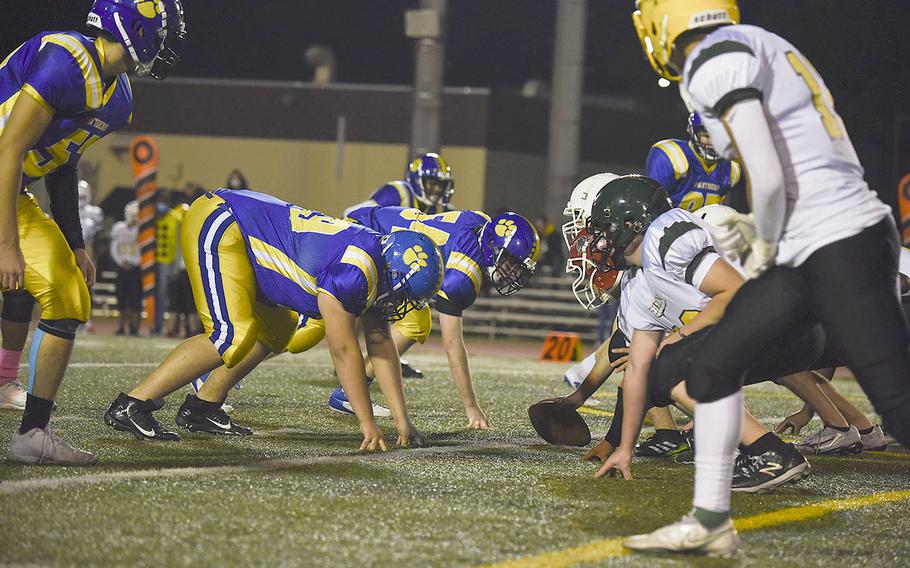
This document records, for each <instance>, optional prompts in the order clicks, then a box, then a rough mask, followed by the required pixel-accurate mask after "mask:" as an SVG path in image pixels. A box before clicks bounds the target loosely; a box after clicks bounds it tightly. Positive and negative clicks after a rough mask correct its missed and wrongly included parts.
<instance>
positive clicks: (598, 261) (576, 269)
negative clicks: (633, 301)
mask: <svg viewBox="0 0 910 568" xmlns="http://www.w3.org/2000/svg"><path fill="white" fill-rule="evenodd" d="M592 241H593V238H592V236H591V234H590V233H588V231H587V229H582V230H581V231H580V232H579V233H578V235H577V236H576V238H575V240H574V241H573V242H572V244H570V245H569V258H568V260H567V261H566V274H573V276H574V278H573V282H572V293H573V294H575V299H577V300H578V303H580V304H581V305H582V306H583V307H584V308H585V309H587V310H593V309H595V308H598V307H600V306H602V305H604V304H608V303H610V302H611V301H612V300H613V296H612V295H611V293H612V291H613V290H614V289H615V283H616V282H617V281H618V276H619V274H620V272H618V271H617V270H615V269H614V268H612V263H611V262H610V259H609V256H610V255H609V253H603V252H596V251H595V250H592V247H591V243H592Z"/></svg>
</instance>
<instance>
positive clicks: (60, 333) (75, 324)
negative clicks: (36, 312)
mask: <svg viewBox="0 0 910 568" xmlns="http://www.w3.org/2000/svg"><path fill="white" fill-rule="evenodd" d="M81 323H82V322H81V321H79V320H77V319H73V318H65V319H42V320H39V321H38V329H40V330H41V331H43V332H44V333H47V334H48V335H53V336H55V337H59V338H61V339H70V340H72V339H75V338H76V330H77V329H79V324H81Z"/></svg>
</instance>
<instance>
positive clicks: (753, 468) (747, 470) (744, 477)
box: [732, 444, 810, 493]
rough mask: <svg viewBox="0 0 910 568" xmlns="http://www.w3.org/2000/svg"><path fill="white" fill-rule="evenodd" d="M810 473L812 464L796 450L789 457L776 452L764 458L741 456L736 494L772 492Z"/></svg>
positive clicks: (735, 472) (735, 477) (735, 470)
mask: <svg viewBox="0 0 910 568" xmlns="http://www.w3.org/2000/svg"><path fill="white" fill-rule="evenodd" d="M788 446H790V445H789V444H788ZM809 469H810V467H809V462H807V461H806V458H805V457H803V455H802V454H801V453H800V452H799V450H797V449H796V448H795V447H793V446H790V450H789V451H787V452H785V453H779V452H776V451H774V450H772V451H770V452H765V453H763V454H762V455H760V456H747V455H744V454H740V455H739V457H737V459H736V464H735V465H734V468H733V487H732V490H733V491H741V492H743V493H761V492H765V491H771V490H773V489H774V488H775V487H777V486H778V485H781V484H784V483H787V482H789V481H796V480H797V479H799V478H801V477H803V476H804V475H807V474H808V473H809Z"/></svg>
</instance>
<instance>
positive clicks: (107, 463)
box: [0, 337, 910, 566]
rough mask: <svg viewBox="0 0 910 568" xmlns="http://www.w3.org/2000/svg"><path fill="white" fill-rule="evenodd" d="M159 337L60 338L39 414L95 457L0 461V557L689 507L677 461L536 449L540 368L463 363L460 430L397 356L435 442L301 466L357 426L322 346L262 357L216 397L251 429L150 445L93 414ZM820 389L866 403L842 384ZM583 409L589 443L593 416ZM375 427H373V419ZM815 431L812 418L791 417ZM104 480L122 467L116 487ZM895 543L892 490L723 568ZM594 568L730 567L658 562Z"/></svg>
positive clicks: (688, 472) (314, 547)
mask: <svg viewBox="0 0 910 568" xmlns="http://www.w3.org/2000/svg"><path fill="white" fill-rule="evenodd" d="M173 345H174V343H173V342H172V341H168V340H158V339H130V338H113V337H80V338H79V341H78V342H77V350H76V353H75V357H74V362H75V364H74V365H73V367H72V369H71V370H70V372H69V376H68V379H67V382H66V383H65V385H64V388H63V391H62V393H61V396H60V398H59V404H60V409H59V411H58V412H56V413H55V416H54V419H53V421H54V422H53V423H54V426H55V428H56V429H57V430H58V431H59V432H61V433H63V434H64V435H66V436H67V437H68V438H70V439H71V440H73V441H74V442H76V443H78V444H79V445H81V446H83V447H86V448H88V449H91V450H93V451H95V452H97V453H98V454H99V456H100V458H101V460H102V462H101V465H100V466H98V467H95V468H90V469H81V470H80V469H74V468H69V469H60V468H25V467H19V466H13V465H9V464H7V463H5V462H0V533H2V534H3V535H4V538H3V544H2V546H0V564H37V565H87V564H92V565H101V564H106V565H109V564H116V565H126V564H131V565H137V566H140V565H155V566H186V565H210V566H215V565H272V566H274V565H307V566H323V565H325V566H351V565H386V566H388V565H393V564H394V565H399V566H453V565H474V564H485V563H493V562H498V561H504V560H508V559H512V558H518V557H523V556H527V555H534V554H538V553H542V552H547V551H555V550H561V549H566V548H570V547H578V546H582V545H585V544H587V543H590V542H592V541H596V540H601V539H608V538H612V537H618V536H622V535H626V534H630V533H634V532H639V531H644V530H648V529H652V528H655V527H657V526H659V525H661V524H663V523H667V522H670V521H673V520H675V519H677V518H678V517H680V516H681V515H682V514H684V513H685V512H686V511H687V509H688V503H689V500H690V498H691V482H692V468H691V466H683V465H677V464H673V463H668V462H663V461H660V462H658V461H640V462H636V463H635V464H634V466H633V472H634V474H635V475H636V480H635V481H632V482H623V481H621V480H618V479H604V480H593V479H591V478H590V475H591V473H592V472H593V466H592V465H590V464H582V463H581V462H579V460H578V458H579V455H580V452H579V451H576V450H573V449H565V448H554V447H548V446H545V445H542V444H540V443H538V441H537V440H536V439H535V438H534V436H533V432H532V430H531V428H530V425H529V424H528V423H527V414H526V408H527V406H528V405H529V404H530V403H532V402H535V401H537V400H539V399H541V398H544V397H547V396H553V395H554V394H561V393H563V392H564V387H563V386H562V385H561V376H562V370H563V367H564V366H561V365H557V364H540V363H537V362H534V361H528V360H519V359H510V358H495V359H494V358H490V357H477V358H475V359H474V360H473V361H472V365H473V369H474V372H475V377H476V382H477V390H478V393H479V395H480V399H481V401H482V402H483V404H484V406H485V408H486V409H487V411H488V414H489V415H490V417H491V419H492V420H493V421H494V423H495V424H496V427H497V428H496V430H495V431H493V432H489V433H484V432H468V431H465V430H463V425H464V422H465V419H464V417H463V415H462V411H461V409H460V404H459V402H458V400H457V396H456V394H455V389H454V386H453V385H452V384H451V379H450V378H449V375H448V372H447V368H446V365H445V357H444V356H443V355H442V354H439V353H427V352H424V353H420V352H417V353H415V354H414V355H412V356H411V357H409V359H410V360H411V361H412V363H413V364H415V365H416V366H418V367H420V368H422V369H423V370H424V371H425V373H426V375H427V378H426V379H422V380H408V381H406V385H405V387H406V392H407V395H408V400H409V403H410V406H411V411H412V414H413V416H414V420H415V423H416V424H417V426H418V428H419V429H420V430H421V431H422V432H424V434H426V435H427V436H428V438H429V439H430V440H431V442H432V443H433V445H434V448H433V449H431V450H421V451H418V452H416V453H414V452H410V451H408V450H396V451H394V452H390V454H387V455H383V456H381V457H379V458H370V459H366V460H361V459H349V458H344V459H340V460H339V459H335V458H329V459H326V460H323V461H319V460H314V459H311V458H316V457H318V456H348V455H350V454H352V453H353V449H354V448H355V447H356V445H357V443H358V441H359V434H358V432H357V430H356V422H355V421H353V420H350V419H347V418H345V417H341V416H338V415H335V414H332V413H330V412H329V411H328V410H327V409H326V407H325V405H324V402H325V399H326V397H327V396H328V393H329V390H330V389H331V388H333V387H334V386H335V385H336V380H335V378H334V375H333V372H332V368H331V364H330V361H329V358H328V355H327V353H326V352H325V351H324V350H316V351H314V352H311V353H309V354H305V355H301V356H296V357H289V356H284V357H281V358H278V359H275V360H273V361H271V362H268V363H266V364H265V365H263V366H262V367H261V368H260V369H259V370H258V371H257V372H256V373H255V374H254V375H252V376H251V377H250V378H249V379H248V380H247V381H246V382H245V384H244V388H243V390H242V391H240V392H238V393H232V395H231V402H232V403H233V404H234V405H235V406H236V410H235V411H234V413H233V416H234V418H235V419H236V420H237V421H238V422H239V423H241V424H245V425H249V426H251V427H252V428H254V430H255V431H256V433H257V435H256V436H254V437H252V438H216V437H208V436H204V435H199V434H197V435H193V434H186V435H184V439H183V441H181V442H179V443H175V444H160V443H159V444H156V443H148V442H139V441H137V440H134V439H133V438H132V437H128V436H127V435H125V434H122V433H115V432H113V431H112V430H110V429H108V428H107V427H106V426H104V425H103V424H102V422H101V414H102V412H103V410H104V409H105V408H106V407H107V405H108V404H109V403H110V401H111V400H112V399H113V398H114V397H115V396H116V394H117V392H119V391H120V390H128V389H129V387H131V386H132V385H134V384H135V383H136V382H138V381H139V380H140V379H141V378H142V377H143V376H144V374H145V373H147V372H148V371H149V370H151V368H152V367H153V366H154V364H155V363H157V362H158V361H159V360H160V359H161V358H162V357H163V356H164V355H165V354H166V353H167V352H168V350H169V349H170V348H171V347H172V346H173ZM839 386H840V387H842V389H843V391H844V392H845V393H847V394H848V395H849V396H850V397H851V399H853V400H855V401H856V402H857V403H859V404H860V405H861V407H862V408H864V409H865V410H868V403H867V402H866V401H865V399H864V398H863V396H862V394H861V393H860V391H859V389H858V387H857V386H856V385H855V384H853V383H852V382H848V381H841V382H839ZM614 392H615V389H614V388H613V386H612V383H611V385H610V386H608V387H605V389H604V394H603V395H602V396H603V400H604V402H605V403H606V404H607V406H605V407H603V408H605V409H612V403H613V393H614ZM182 396H183V393H178V394H175V395H173V396H172V397H171V398H170V399H169V401H168V406H167V407H165V409H164V410H162V411H161V412H159V413H158V416H159V418H160V419H161V420H162V421H163V422H165V423H168V424H171V425H173V416H174V413H175V412H176V409H177V406H179V404H180V402H181V400H182ZM377 398H379V397H377ZM747 398H748V400H749V403H750V405H751V408H752V410H753V412H754V413H755V414H756V415H757V416H758V417H759V418H760V419H762V420H764V421H765V422H766V423H767V424H772V423H775V422H776V421H777V420H778V419H779V418H780V417H782V416H783V415H784V414H787V413H789V412H791V411H793V410H795V409H796V408H797V407H798V403H797V402H796V401H795V400H794V399H792V398H791V397H790V396H789V395H788V394H787V393H786V392H785V391H783V390H782V389H780V388H778V387H774V386H760V387H756V388H753V389H750V390H749V391H747ZM585 418H586V420H587V421H588V423H589V424H590V425H591V429H592V432H593V433H594V434H595V436H597V435H598V434H602V433H603V431H604V430H605V428H606V425H607V422H608V420H609V418H607V417H605V416H599V415H596V414H588V415H586V416H585ZM17 423H18V413H16V412H10V411H0V433H2V436H3V437H4V440H5V439H6V437H7V436H8V435H9V433H10V432H11V431H12V429H13V428H14V427H15V425H16V424H17ZM380 423H381V424H383V422H380ZM385 425H386V426H387V428H386V431H387V432H388V434H389V436H388V437H389V438H390V439H391V438H392V431H393V429H392V427H391V424H390V423H385ZM817 427H818V423H817V420H816V422H815V423H814V424H812V425H810V426H809V429H810V430H811V429H814V428H817ZM908 458H910V455H903V454H900V453H888V454H885V455H875V454H864V455H861V456H854V457H849V458H821V457H818V458H815V457H813V458H810V461H811V463H812V466H813V471H812V475H810V476H809V477H808V478H806V479H804V480H802V481H800V482H798V483H797V484H795V485H788V486H786V487H784V488H783V489H781V490H779V491H777V492H775V493H771V494H765V495H751V496H749V495H736V496H735V497H734V506H735V508H736V512H737V515H740V516H746V515H755V514H759V513H764V512H768V511H773V510H777V509H782V508H785V507H794V506H801V505H805V504H809V503H815V502H820V501H825V500H830V499H835V498H839V497H853V496H862V495H869V494H873V493H879V492H885V491H897V490H905V489H908V488H910V459H908ZM271 460H292V461H289V462H280V463H276V462H274V461H271ZM308 460H309V461H308ZM257 464H258V465H259V466H262V465H263V464H265V465H267V466H268V467H257ZM216 466H237V467H230V468H221V469H218V470H214V471H211V472H209V471H202V472H199V471H195V474H194V475H186V476H184V475H168V476H154V475H146V474H143V473H141V472H142V471H143V470H153V469H170V468H184V467H194V468H199V467H216ZM121 472H134V473H133V475H138V476H139V477H132V478H129V479H119V478H117V476H118V475H120V474H121ZM136 472H139V473H136ZM108 474H111V475H108ZM86 475H91V476H95V477H93V478H91V480H89V481H91V482H80V483H72V484H68V485H65V486H62V487H60V488H51V487H47V486H45V487H43V488H34V489H28V490H27V489H26V488H25V487H23V486H22V485H21V482H22V481H23V480H35V479H44V480H53V479H57V478H71V477H77V476H86ZM84 481H85V480H84ZM908 535H910V502H908V501H898V502H891V503H887V504H883V505H879V506H873V507H868V508H860V509H854V510H850V511H845V512H837V513H833V514H830V515H826V516H824V517H821V518H817V519H811V520H808V521H806V522H803V523H795V524H794V523H791V524H786V525H781V526H775V527H769V528H765V529H761V530H757V531H752V532H749V533H746V534H744V541H745V542H746V547H745V549H744V551H743V552H742V554H741V555H740V557H739V561H738V564H740V565H743V566H759V565H761V566H768V565H773V566H796V565H799V566H832V565H846V564H850V565H853V566H882V565H887V564H891V565H894V566H897V565H900V564H901V563H902V562H906V559H907V558H910V538H908ZM602 563H603V564H605V565H616V566H620V565H621V566H644V565H646V566H695V565H698V566H713V565H718V566H726V565H730V563H729V562H723V561H710V562H709V561H707V560H704V559H697V560H696V559H692V558H675V557H669V556H650V557H647V558H642V557H640V556H624V557H620V558H615V559H608V560H604V561H602Z"/></svg>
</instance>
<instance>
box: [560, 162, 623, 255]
mask: <svg viewBox="0 0 910 568" xmlns="http://www.w3.org/2000/svg"><path fill="white" fill-rule="evenodd" d="M618 177H619V176H618V175H616V174H611V173H602V174H594V175H593V176H591V177H589V178H585V179H583V180H581V182H580V183H579V184H578V185H576V186H575V189H573V190H572V195H571V196H570V197H569V202H568V203H566V208H565V209H564V210H563V212H562V214H563V215H566V216H568V217H569V218H570V221H567V222H566V223H564V224H563V226H562V237H563V239H564V240H565V241H566V246H567V247H569V248H570V249H571V248H572V243H573V242H574V241H575V238H576V237H577V236H578V233H579V232H581V230H582V229H584V228H585V225H586V224H587V222H588V217H590V216H591V207H592V206H593V205H594V200H595V199H597V194H598V192H600V189H601V188H602V187H603V186H605V185H607V183H609V182H611V181H612V180H614V179H616V178H618Z"/></svg>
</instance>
